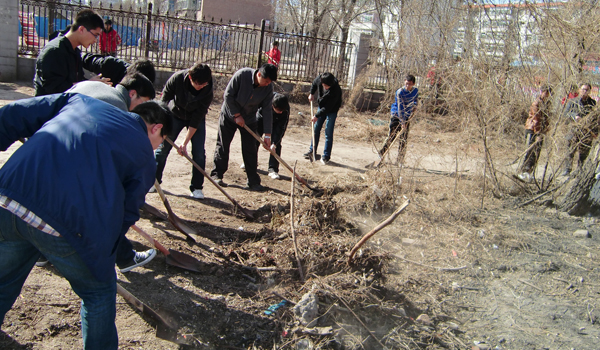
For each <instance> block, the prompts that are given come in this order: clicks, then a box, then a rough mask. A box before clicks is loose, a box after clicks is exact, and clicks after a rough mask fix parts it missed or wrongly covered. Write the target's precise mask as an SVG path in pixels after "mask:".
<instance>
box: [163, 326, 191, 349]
mask: <svg viewBox="0 0 600 350" xmlns="http://www.w3.org/2000/svg"><path fill="white" fill-rule="evenodd" d="M156 337H157V338H160V339H163V340H166V341H170V342H171V343H175V344H181V345H192V343H193V342H194V340H193V338H192V336H189V335H182V334H179V333H178V332H177V331H176V330H173V329H171V328H168V327H165V326H162V325H158V326H157V327H156Z"/></svg>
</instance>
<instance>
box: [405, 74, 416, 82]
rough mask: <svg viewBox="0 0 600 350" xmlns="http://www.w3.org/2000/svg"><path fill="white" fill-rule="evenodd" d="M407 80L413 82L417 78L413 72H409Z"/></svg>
mask: <svg viewBox="0 0 600 350" xmlns="http://www.w3.org/2000/svg"><path fill="white" fill-rule="evenodd" d="M406 80H407V81H410V82H412V83H413V84H414V83H416V82H417V80H416V79H415V76H414V75H412V74H407V75H406Z"/></svg>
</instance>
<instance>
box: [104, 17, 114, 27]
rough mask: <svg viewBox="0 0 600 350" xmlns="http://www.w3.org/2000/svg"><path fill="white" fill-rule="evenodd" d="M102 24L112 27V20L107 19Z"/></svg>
mask: <svg viewBox="0 0 600 350" xmlns="http://www.w3.org/2000/svg"><path fill="white" fill-rule="evenodd" d="M104 24H105V25H106V24H108V25H111V26H112V20H111V19H110V18H109V19H107V20H106V21H104Z"/></svg>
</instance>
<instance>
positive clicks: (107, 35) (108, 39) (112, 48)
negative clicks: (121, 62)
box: [99, 19, 121, 57]
mask: <svg viewBox="0 0 600 350" xmlns="http://www.w3.org/2000/svg"><path fill="white" fill-rule="evenodd" d="M99 44H100V53H101V54H102V55H104V56H113V57H117V45H120V44H121V37H120V36H119V34H118V33H117V31H116V30H114V29H113V28H112V21H111V20H110V19H107V20H106V21H104V30H103V31H102V33H101V34H100V40H99Z"/></svg>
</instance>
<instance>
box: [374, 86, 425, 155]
mask: <svg viewBox="0 0 600 350" xmlns="http://www.w3.org/2000/svg"><path fill="white" fill-rule="evenodd" d="M418 101H419V89H417V88H416V87H415V76H414V75H411V74H409V75H407V76H406V80H405V81H404V86H403V87H401V88H400V89H398V90H397V91H396V93H395V100H394V103H393V104H392V108H391V111H390V112H391V114H392V118H391V120H390V133H389V136H388V138H387V139H386V140H385V144H384V145H383V147H382V148H381V150H380V151H379V155H381V156H383V155H384V154H385V153H386V151H387V150H388V148H389V147H390V146H391V145H392V143H393V142H394V139H395V138H396V137H398V161H399V162H402V161H403V160H404V154H405V153H406V142H407V140H408V130H409V125H410V122H411V120H412V117H413V115H414V113H415V110H416V109H417V103H418ZM402 130H404V131H402ZM398 133H400V134H398Z"/></svg>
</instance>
